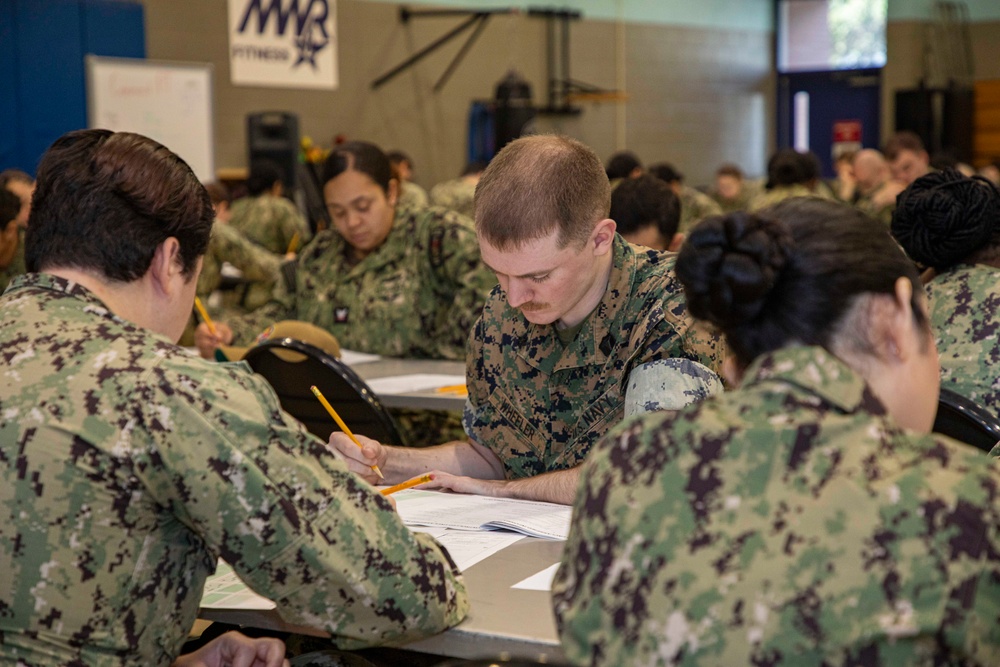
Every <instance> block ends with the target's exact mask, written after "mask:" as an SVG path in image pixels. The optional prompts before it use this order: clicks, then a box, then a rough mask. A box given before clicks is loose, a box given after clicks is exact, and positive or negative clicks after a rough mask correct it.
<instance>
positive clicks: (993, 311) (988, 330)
mask: <svg viewBox="0 0 1000 667" xmlns="http://www.w3.org/2000/svg"><path fill="white" fill-rule="evenodd" d="M998 286H1000V269H997V268H995V267H992V266H987V265H985V264H975V265H970V264H959V265H957V266H954V267H952V268H951V269H949V270H948V271H945V272H944V273H941V274H939V275H938V276H937V277H936V278H934V280H932V281H931V282H930V283H928V285H927V297H928V304H929V307H930V319H931V327H932V329H933V330H934V335H935V337H936V338H937V347H938V354H939V355H940V357H941V386H942V387H945V388H947V389H951V390H953V391H955V392H957V393H959V394H961V395H962V396H965V397H966V398H970V399H972V400H973V401H975V402H976V403H978V404H980V405H982V406H983V407H985V408H986V409H988V410H989V411H990V412H992V413H993V414H1000V371H998V369H1000V339H998V338H997V325H998V323H1000V322H998V316H997V313H998V312H1000V291H998V289H997V288H998Z"/></svg>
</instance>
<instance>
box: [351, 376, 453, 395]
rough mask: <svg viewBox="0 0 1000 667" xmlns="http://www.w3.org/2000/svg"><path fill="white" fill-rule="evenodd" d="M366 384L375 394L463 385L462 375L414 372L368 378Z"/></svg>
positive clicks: (403, 392) (401, 392)
mask: <svg viewBox="0 0 1000 667" xmlns="http://www.w3.org/2000/svg"><path fill="white" fill-rule="evenodd" d="M368 386H369V387H371V388H372V391H374V392H375V393H376V394H379V395H382V394H405V393H407V392H411V391H427V390H428V389H440V388H441V387H449V388H451V387H457V386H462V387H464V386H465V376H464V375H434V374H430V373H414V374H412V375H391V376H389V377H383V378H375V379H374V380H368Z"/></svg>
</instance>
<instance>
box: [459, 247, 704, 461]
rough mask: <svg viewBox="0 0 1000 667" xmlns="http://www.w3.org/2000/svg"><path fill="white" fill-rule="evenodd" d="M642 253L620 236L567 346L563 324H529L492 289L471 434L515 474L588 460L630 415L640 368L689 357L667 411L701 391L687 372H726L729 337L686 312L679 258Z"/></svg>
mask: <svg viewBox="0 0 1000 667" xmlns="http://www.w3.org/2000/svg"><path fill="white" fill-rule="evenodd" d="M636 250H637V249H636V248H635V247H634V246H630V245H629V244H628V243H626V242H625V241H624V240H623V239H622V238H621V237H620V236H616V237H615V242H614V250H613V252H614V256H613V259H612V261H613V266H612V270H611V277H610V280H609V282H608V288H607V291H606V292H605V294H604V297H603V298H602V299H601V302H600V303H599V304H598V306H597V308H595V309H594V311H593V312H592V313H591V314H590V315H589V316H588V317H587V319H586V320H584V323H583V327H582V328H581V329H580V331H579V332H578V333H577V335H576V338H574V340H573V342H572V343H570V344H569V345H567V346H566V347H563V344H562V342H561V341H560V339H559V337H558V335H557V333H556V330H555V326H554V325H551V324H549V325H537V324H531V323H530V322H528V321H527V320H526V319H525V318H524V315H522V314H521V312H520V311H518V310H517V309H516V308H511V307H510V306H509V305H508V304H507V301H506V298H505V296H504V293H503V292H502V290H500V288H499V287H497V288H494V290H493V293H492V294H491V295H490V300H489V301H488V302H487V304H486V307H485V308H484V309H483V317H482V319H480V321H479V322H478V323H477V324H476V328H475V330H474V331H473V333H472V335H471V336H470V338H469V357H468V362H467V363H468V368H467V370H466V377H467V378H468V388H469V399H468V402H467V403H466V408H465V417H464V419H465V431H466V433H467V434H468V435H469V437H470V438H471V439H472V440H474V441H475V442H477V443H479V444H481V445H483V446H485V447H489V448H490V449H491V450H493V451H494V452H495V453H496V455H497V456H498V457H499V459H500V460H501V461H502V462H503V464H504V469H505V474H506V476H507V478H508V479H516V478H521V477H530V476H532V475H538V474H541V473H545V472H550V471H553V470H563V469H568V468H573V467H575V466H577V465H579V464H580V463H581V462H582V461H583V460H584V458H585V457H586V456H587V453H588V452H589V451H590V448H591V446H592V445H593V444H594V443H595V442H596V441H597V439H598V438H600V437H601V436H603V435H604V433H605V432H606V431H607V430H608V429H609V428H611V427H612V426H614V425H615V424H616V423H618V422H619V421H621V419H622V415H623V411H624V406H625V393H626V387H627V383H628V381H629V377H630V373H632V372H633V369H636V368H645V367H647V365H651V366H652V367H653V368H654V369H655V368H657V365H656V364H654V363H653V362H656V361H657V360H660V359H666V358H671V357H674V358H676V359H677V360H678V363H681V360H683V361H684V362H686V363H683V364H682V365H681V366H680V367H674V368H670V369H665V370H667V373H668V374H669V375H670V376H672V377H673V378H675V379H676V380H678V382H677V383H676V384H677V385H678V387H677V389H676V391H675V392H674V393H673V394H672V395H669V396H667V395H661V396H659V397H658V400H659V401H660V404H659V405H658V406H657V407H660V408H668V409H677V408H679V407H681V406H682V405H686V404H687V403H689V402H690V401H691V400H693V399H696V398H698V397H699V396H698V395H696V394H692V393H690V391H691V389H692V387H691V385H690V384H689V383H687V382H684V383H683V386H680V385H681V384H682V383H681V379H682V378H683V376H685V375H687V376H692V377H696V378H697V377H704V376H705V375H708V376H711V375H712V373H709V372H706V369H705V367H707V368H710V369H712V371H715V372H718V369H719V366H720V365H721V362H722V350H721V346H722V345H721V342H720V340H719V339H718V338H716V337H714V336H711V335H709V334H707V333H706V332H705V331H704V330H702V329H701V328H700V327H696V326H695V325H694V322H693V321H692V320H691V318H690V317H689V315H688V314H687V309H686V307H685V303H684V292H683V290H682V289H681V286H680V284H679V283H678V282H677V279H676V278H675V277H674V273H673V266H674V258H675V255H672V254H667V253H658V252H656V251H653V250H650V251H648V252H636ZM699 364H700V365H699ZM640 373H641V371H640ZM716 382H717V378H716ZM643 384H646V385H649V384H653V383H649V382H644V383H643ZM668 384H673V383H668ZM694 384H695V385H699V384H701V385H705V384H707V383H705V382H702V381H698V380H696V381H695V382H694ZM661 386H662V384H661ZM715 386H716V387H717V386H718V385H715ZM632 401H634V402H638V403H640V404H641V403H644V402H646V401H644V400H642V399H636V398H632V397H630V402H632Z"/></svg>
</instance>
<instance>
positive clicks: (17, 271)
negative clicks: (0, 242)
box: [0, 229, 28, 293]
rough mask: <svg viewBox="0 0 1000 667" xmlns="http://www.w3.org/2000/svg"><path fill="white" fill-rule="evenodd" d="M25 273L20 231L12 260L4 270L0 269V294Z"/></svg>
mask: <svg viewBox="0 0 1000 667" xmlns="http://www.w3.org/2000/svg"><path fill="white" fill-rule="evenodd" d="M27 272H28V269H27V268H25V266H24V230H23V229H22V230H21V231H19V232H18V233H17V252H16V253H14V258H13V259H12V260H11V261H10V265H9V266H8V267H7V268H6V269H0V293H2V292H3V291H4V290H5V289H7V285H9V284H10V281H11V280H13V279H14V278H16V277H17V276H19V275H21V274H24V273H27Z"/></svg>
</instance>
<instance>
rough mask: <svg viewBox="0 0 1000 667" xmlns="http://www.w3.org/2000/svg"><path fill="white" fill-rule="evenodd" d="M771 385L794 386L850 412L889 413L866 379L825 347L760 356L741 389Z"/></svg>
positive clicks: (795, 349) (750, 369) (780, 351)
mask: <svg viewBox="0 0 1000 667" xmlns="http://www.w3.org/2000/svg"><path fill="white" fill-rule="evenodd" d="M770 382H784V383H788V384H794V385H796V386H798V387H800V388H802V389H804V390H805V391H807V392H809V393H811V394H815V395H816V396H819V397H820V398H821V399H823V400H824V401H825V402H826V403H829V404H830V405H833V406H835V407H836V408H838V409H840V410H842V411H844V412H847V413H851V412H857V411H858V410H864V411H865V412H869V413H872V414H878V415H881V414H886V410H885V406H883V405H882V402H881V401H879V400H878V398H876V397H875V395H874V394H873V393H872V392H871V389H870V388H869V387H868V384H867V383H866V382H865V380H864V378H862V377H861V376H860V375H858V374H857V372H856V371H854V370H853V369H852V368H851V367H850V366H848V365H847V364H845V363H844V362H843V361H841V360H840V359H838V358H837V357H835V356H834V355H832V354H830V353H829V352H828V351H826V350H825V349H823V348H822V347H818V346H810V345H803V346H796V347H786V348H782V349H780V350H776V351H774V352H770V353H768V354H764V355H761V356H760V357H758V358H757V359H755V360H754V361H753V363H751V364H750V366H749V367H748V368H747V370H746V373H744V376H743V383H742V387H744V388H747V387H751V386H754V385H757V384H764V383H770Z"/></svg>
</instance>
